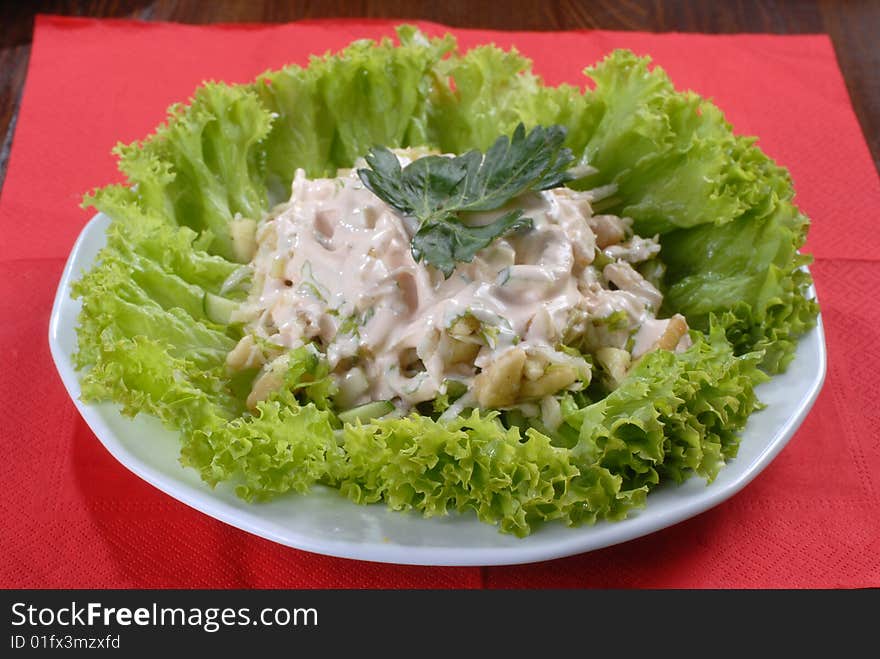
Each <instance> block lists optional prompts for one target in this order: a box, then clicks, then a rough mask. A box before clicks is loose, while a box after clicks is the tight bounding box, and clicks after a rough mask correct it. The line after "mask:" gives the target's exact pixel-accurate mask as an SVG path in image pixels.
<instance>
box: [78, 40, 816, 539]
mask: <svg viewBox="0 0 880 659" xmlns="http://www.w3.org/2000/svg"><path fill="white" fill-rule="evenodd" d="M398 40H399V43H397V44H395V43H393V42H392V41H391V40H387V39H386V40H383V41H382V42H380V43H373V42H369V41H360V42H355V43H354V44H352V45H351V46H349V47H348V48H347V49H346V50H344V51H342V52H341V53H339V54H336V55H326V56H323V57H320V58H313V59H312V61H311V62H310V64H309V66H307V67H299V66H289V67H287V68H284V69H282V70H280V71H274V72H267V73H265V74H263V75H262V76H260V77H259V78H257V80H256V81H254V82H253V83H252V84H248V85H226V84H222V83H209V84H206V85H204V86H203V87H201V88H200V89H198V90H197V91H196V92H195V94H194V96H193V98H192V99H191V100H190V102H189V104H188V105H175V106H173V107H172V108H171V110H170V112H169V117H168V121H167V122H166V123H165V124H163V125H162V126H160V127H159V128H158V129H157V131H156V133H155V134H154V135H152V136H150V137H148V138H147V139H145V140H144V141H142V142H137V143H134V144H130V145H126V146H123V145H120V146H119V147H117V149H116V153H117V155H118V156H119V159H120V168H121V170H122V171H123V173H124V174H125V175H126V177H127V183H126V184H125V185H115V186H108V187H105V188H103V189H99V190H96V191H94V192H93V193H92V194H90V195H88V196H87V197H86V200H85V205H86V206H91V207H94V208H96V209H98V210H100V211H102V212H104V213H105V214H107V215H108V216H110V217H111V218H112V224H111V226H110V229H109V231H108V243H107V247H106V248H105V249H104V250H103V251H102V252H101V253H100V255H99V257H98V260H97V263H96V264H95V266H94V267H93V268H92V269H91V270H90V271H89V272H87V273H85V275H84V276H83V277H82V279H80V280H79V281H78V282H77V283H76V284H75V286H74V290H73V293H74V295H75V296H77V297H79V298H81V299H82V312H81V314H80V319H79V327H78V341H79V347H78V353H77V356H76V359H77V365H78V367H79V368H80V369H82V371H83V380H82V382H83V386H82V393H83V398H84V399H85V400H87V401H99V400H112V401H115V402H116V403H118V404H119V405H120V406H121V408H122V411H123V412H124V413H125V414H129V415H136V414H140V413H145V414H150V415H153V416H156V417H158V418H159V419H161V420H162V421H163V422H164V423H165V425H166V426H168V427H169V428H171V429H173V430H175V431H177V432H179V433H180V437H181V443H182V449H181V461H182V463H183V464H184V465H186V466H188V467H190V468H193V469H195V470H197V471H198V472H199V473H200V475H201V477H202V478H203V479H204V480H205V482H207V483H209V484H210V485H212V486H213V485H216V484H219V483H230V484H232V485H233V486H234V487H235V488H236V491H237V493H238V494H239V495H240V496H242V497H244V498H246V499H248V500H264V499H267V498H271V497H275V496H278V495H283V494H285V493H289V492H295V493H304V492H307V491H308V490H309V488H311V487H312V486H314V485H315V484H318V483H321V484H325V485H329V486H332V487H336V488H338V489H339V491H340V492H341V494H342V495H344V496H346V497H348V498H350V499H351V500H353V501H355V502H358V503H375V502H384V503H385V504H386V505H388V506H390V507H391V508H394V509H397V510H406V509H412V510H417V511H419V512H421V513H423V514H425V515H440V514H447V513H449V512H453V511H457V512H467V511H470V512H473V513H474V514H476V516H477V517H478V518H479V519H481V520H483V521H485V522H488V523H492V524H497V525H498V527H499V528H500V529H501V530H502V531H505V532H510V533H514V534H516V535H526V534H528V533H530V532H531V531H532V530H533V529H534V528H536V526H537V525H539V524H541V523H543V522H546V521H552V520H558V521H561V522H563V523H565V524H569V525H576V524H582V523H593V522H595V521H596V520H600V519H620V518H623V517H625V516H626V515H627V513H628V511H630V510H631V509H632V508H633V507H635V506H639V505H642V504H643V503H644V501H645V498H646V496H647V495H648V493H649V492H650V491H651V490H652V489H653V488H655V487H657V486H658V485H660V484H662V483H664V482H681V481H683V480H685V479H687V478H689V477H691V476H694V475H697V476H699V477H702V478H705V479H707V480H711V479H712V478H714V477H715V476H716V475H717V473H718V471H719V469H721V468H722V466H723V465H724V463H725V461H727V460H729V459H732V458H733V457H734V456H735V455H736V451H737V446H738V442H739V432H740V431H741V430H742V428H743V427H744V425H745V423H746V421H747V419H748V417H749V415H750V414H751V413H752V412H753V411H755V410H757V409H759V408H760V402H759V401H758V400H757V398H756V396H755V392H754V387H755V385H756V384H758V383H760V382H761V381H763V380H765V379H766V378H767V377H768V375H767V374H773V373H777V372H779V371H781V370H782V369H784V368H785V366H786V364H787V363H788V362H789V361H790V359H791V357H792V355H793V353H794V349H795V346H796V341H797V338H798V336H799V335H801V334H802V333H803V332H805V331H806V330H807V329H808V328H809V327H811V326H812V324H813V323H814V322H815V317H816V313H817V309H816V305H815V303H814V302H812V301H811V300H809V299H808V298H807V295H806V291H807V288H808V287H809V285H810V283H811V282H810V278H809V274H808V273H807V272H806V271H805V270H804V269H803V268H802V266H803V265H804V264H805V263H807V262H808V258H807V257H805V256H802V255H800V253H799V252H798V249H799V248H800V247H801V245H802V244H803V242H804V238H805V235H806V231H807V227H808V221H807V219H806V218H805V217H804V216H803V215H802V214H800V213H799V212H798V211H797V209H796V207H795V206H794V205H793V203H792V198H793V191H792V186H791V181H790V180H789V177H788V175H787V173H786V172H785V170H784V169H782V168H780V167H779V166H777V165H776V164H775V163H773V162H772V161H771V160H770V159H769V158H768V157H767V156H766V155H764V154H763V153H762V152H761V151H760V150H759V149H758V147H757V146H756V145H755V143H754V140H751V139H748V138H743V137H740V136H737V135H735V134H734V133H733V132H732V129H731V126H730V125H729V124H728V123H727V122H726V121H725V120H724V117H723V115H722V113H721V112H720V110H718V109H717V108H716V107H715V106H714V105H712V104H711V103H709V102H708V101H706V100H703V99H701V98H700V97H699V96H697V95H696V94H693V93H691V92H687V93H682V92H678V91H676V90H675V89H674V87H673V85H672V83H671V82H670V80H669V79H668V77H667V76H666V74H665V73H664V72H663V71H662V70H661V69H659V68H656V67H655V68H651V67H650V63H649V60H648V59H647V58H639V57H636V56H635V55H633V54H632V53H630V52H627V51H616V52H614V53H612V54H611V55H609V56H608V57H607V58H606V59H605V60H603V61H602V62H600V63H598V64H597V65H595V66H594V67H591V68H589V69H587V70H586V74H587V75H588V76H589V77H590V78H591V79H592V81H593V83H594V88H592V89H588V90H586V91H581V90H580V89H579V88H578V87H574V86H570V85H562V86H559V87H547V86H545V85H544V84H543V83H542V82H541V80H540V78H538V77H537V76H536V75H534V74H533V73H532V71H531V65H530V62H529V61H528V60H527V59H526V58H524V57H522V56H521V55H520V54H518V53H516V52H515V51H510V52H505V51H502V50H500V49H498V48H496V47H494V46H484V47H479V48H476V49H474V50H471V51H470V52H468V53H464V54H462V53H459V52H458V51H457V50H456V47H455V42H454V40H453V39H452V38H451V37H448V36H447V37H445V38H443V39H432V40H429V39H426V38H425V37H424V36H423V35H421V34H420V33H419V32H417V31H416V30H414V29H413V28H410V27H402V28H400V29H399V32H398ZM520 122H522V123H524V124H526V126H534V125H539V124H545V125H549V124H560V125H563V126H565V127H566V129H567V134H566V146H568V147H569V148H571V149H572V151H573V153H574V154H575V155H576V156H577V157H578V158H579V159H580V162H581V163H582V164H584V165H589V166H590V167H589V168H585V169H584V171H588V172H590V173H589V174H586V175H585V176H584V178H582V179H580V180H578V181H576V182H574V183H573V185H574V186H576V187H595V186H598V185H613V186H614V190H615V192H614V194H613V195H612V196H611V197H609V198H608V199H606V200H604V202H603V203H604V204H605V206H606V207H607V208H609V209H611V210H613V212H615V213H618V214H622V215H628V216H630V217H632V218H633V219H634V222H635V229H636V231H637V232H638V233H643V234H651V233H658V234H660V240H661V244H662V252H661V254H662V258H663V261H664V263H665V265H666V273H665V276H664V278H663V280H662V286H663V288H664V292H665V300H666V302H665V304H666V307H667V309H666V310H667V311H668V312H670V313H673V312H680V313H683V314H684V315H685V316H687V318H688V321H689V324H690V325H691V327H692V328H695V329H694V330H693V331H692V338H693V342H694V343H693V346H692V347H691V348H690V349H688V350H687V351H686V352H683V353H681V354H674V353H671V352H665V351H656V352H652V353H650V354H648V355H646V356H645V357H643V358H642V359H641V360H640V362H639V363H638V365H637V366H636V367H635V368H634V369H632V370H631V372H630V373H629V374H628V376H627V378H626V379H625V380H624V381H623V382H622V383H621V384H620V386H619V387H617V388H616V389H615V390H614V391H612V392H611V393H608V394H607V395H606V394H605V393H603V394H602V395H599V396H595V395H594V396H593V397H592V398H590V397H588V396H587V395H585V394H579V395H577V396H572V395H567V396H563V397H562V399H561V401H560V403H561V410H562V425H561V426H560V427H559V428H557V429H556V430H554V431H553V432H550V431H548V430H547V429H546V428H544V427H543V426H541V424H540V423H539V422H537V421H532V422H529V421H525V420H520V421H519V422H518V423H515V422H513V417H512V416H511V415H506V414H499V413H498V412H479V411H469V412H466V413H464V414H462V415H461V416H459V417H457V418H453V419H451V420H440V419H438V418H436V414H435V415H434V416H433V417H432V416H428V415H422V414H418V413H412V414H410V415H409V416H407V417H405V418H386V419H380V420H377V421H374V422H371V423H367V424H363V423H360V422H355V423H354V424H351V423H345V424H344V423H342V422H340V420H339V418H338V417H337V415H336V412H335V410H334V408H333V405H332V399H333V395H334V391H333V384H332V380H331V379H330V378H329V376H328V372H327V365H326V362H325V361H324V360H323V358H322V356H321V355H320V354H319V353H317V352H316V351H314V350H311V349H308V348H301V349H299V350H296V351H293V352H291V354H290V359H289V361H288V366H287V368H288V371H287V373H286V376H285V386H284V387H283V388H282V389H281V390H280V391H279V392H276V394H273V395H272V396H271V397H270V398H269V399H268V400H266V401H263V402H261V403H260V404H259V405H258V407H257V410H256V411H255V412H254V413H250V412H248V411H247V409H246V407H245V404H244V399H245V396H246V394H247V391H248V390H249V387H250V384H251V381H252V380H253V378H254V377H255V375H256V373H255V372H254V371H250V372H249V371H245V372H243V373H239V374H237V375H235V376H233V375H231V374H230V373H229V372H228V371H227V369H226V367H225V359H226V355H227V353H228V351H229V350H230V349H231V348H232V347H233V346H234V345H235V343H236V341H237V339H238V338H239V337H240V329H239V328H238V327H236V326H235V325H234V324H231V325H224V324H222V323H217V322H214V321H212V320H211V317H210V315H209V314H207V313H206V309H205V304H204V301H205V299H206V295H211V296H217V297H227V298H231V299H237V296H238V297H240V296H241V295H243V294H244V292H243V291H241V290H236V289H235V287H232V288H231V290H230V286H229V282H230V281H233V280H236V276H237V273H238V272H239V271H240V268H241V265H240V264H239V263H237V262H236V253H235V250H234V249H233V240H232V234H231V228H230V227H231V225H232V224H233V223H234V221H235V220H236V219H238V218H252V219H259V218H260V217H261V216H262V215H263V214H264V213H265V212H266V211H267V210H268V209H269V208H270V207H271V206H272V205H273V204H274V203H276V202H278V201H281V200H283V199H285V198H286V196H287V195H288V194H289V188H290V182H291V179H292V177H293V174H294V171H295V170H296V169H297V168H303V169H305V170H306V172H307V173H308V174H309V175H312V176H319V175H325V174H328V173H331V172H334V171H335V170H336V169H337V168H340V167H350V166H352V165H353V163H354V160H355V159H356V158H357V157H359V156H361V155H363V154H364V153H365V152H366V151H367V150H368V149H369V148H370V147H371V146H374V145H384V146H388V147H398V146H399V147H406V146H416V145H424V144H428V145H431V146H434V147H436V148H439V149H441V150H443V151H452V152H462V151H465V150H467V149H471V148H478V149H485V148H486V147H487V146H488V145H489V144H490V143H491V142H492V140H494V139H495V138H496V137H497V136H498V135H499V134H504V133H510V132H511V131H512V130H513V128H514V127H515V126H516V125H517V124H519V123H520ZM435 407H436V405H435ZM442 407H443V405H441V408H442Z"/></svg>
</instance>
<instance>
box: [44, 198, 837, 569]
mask: <svg viewBox="0 0 880 659" xmlns="http://www.w3.org/2000/svg"><path fill="white" fill-rule="evenodd" d="M109 222H110V218H108V217H107V216H106V215H104V214H103V213H97V214H96V215H94V216H93V217H92V218H91V219H90V220H89V221H88V222H87V223H86V224H85V225H84V227H83V228H82V230H81V231H80V233H79V235H78V237H77V239H76V242H75V243H74V246H73V248H72V249H71V251H70V254H69V256H68V258H67V261H66V263H65V266H64V270H63V272H62V275H61V278H60V280H59V284H58V287H57V290H56V294H55V298H54V300H53V304H52V311H51V315H50V317H49V325H48V329H49V332H48V339H49V348H50V352H51V355H52V359H53V361H54V363H55V367H56V370H57V371H58V374H59V376H60V378H61V381H62V383H63V384H64V387H65V390H66V391H67V393H68V396H69V397H70V399H71V400H72V401H73V403H74V405H75V407H76V408H77V411H78V412H79V414H80V415H81V416H82V418H83V419H84V420H85V422H86V424H87V425H88V426H89V428H90V429H91V430H92V432H93V433H94V434H95V436H96V437H97V439H98V441H99V442H100V443H101V444H102V445H103V446H104V448H105V449H106V450H107V451H108V452H109V453H110V454H111V455H112V456H113V458H114V459H115V460H116V461H117V462H119V463H120V464H121V465H122V466H123V467H125V468H126V469H128V470H129V471H130V472H132V473H133V474H135V475H136V476H138V477H139V478H141V479H142V480H144V481H146V482H147V483H149V484H150V485H152V486H153V487H155V488H156V489H158V490H159V491H161V492H163V493H164V494H165V495H167V496H170V497H172V498H174V499H176V500H178V501H180V502H181V503H183V504H185V505H187V506H188V507H190V508H193V509H195V510H197V511H199V512H201V513H203V514H205V515H208V516H209V517H212V518H214V519H217V520H219V521H221V522H223V523H225V524H229V525H230V526H233V527H235V528H238V529H240V530H242V531H245V532H247V533H251V534H254V535H257V536H259V537H262V538H265V539H267V540H271V541H273V542H276V543H278V544H281V545H284V546H287V547H291V548H294V549H299V550H303V551H308V552H312V553H316V554H321V555H326V556H335V557H339V558H348V559H354V560H363V561H369V562H377V563H388V564H399V565H419V566H450V567H452V566H456V567H466V566H489V565H519V564H526V563H534V562H538V561H546V560H553V559H556V558H563V557H566V556H572V555H575V554H582V553H587V552H591V551H595V550H598V549H603V548H605V547H609V546H613V545H617V544H620V543H623V542H628V541H630V540H634V539H636V538H640V537H643V536H646V535H650V534H653V533H655V532H657V531H660V530H662V529H665V528H668V527H670V526H673V525H675V524H678V523H680V522H682V521H685V520H687V519H690V518H692V517H696V516H697V515H699V514H701V513H703V512H705V511H707V510H709V509H711V508H714V507H715V506H717V505H719V504H720V503H722V502H723V501H726V500H727V499H729V498H731V497H733V496H734V495H736V494H737V493H738V492H740V491H741V490H742V489H743V488H744V487H745V486H746V485H748V484H749V483H750V482H751V481H752V480H754V478H755V477H757V476H758V474H760V473H761V472H762V471H763V470H764V469H765V468H766V467H767V466H768V465H769V464H770V463H771V462H772V461H773V460H774V459H775V458H776V456H777V455H778V454H779V453H780V452H781V451H782V449H783V448H784V447H785V446H786V445H787V444H788V442H789V441H790V439H791V437H792V436H793V435H794V434H795V432H796V430H797V429H798V427H799V426H800V425H801V424H802V423H803V421H804V419H805V418H806V416H807V414H808V413H809V411H810V409H811V408H812V407H813V404H814V403H815V401H816V398H817V397H818V395H819V392H820V391H821V390H822V387H823V385H824V382H825V378H826V375H827V345H826V340H825V333H824V327H823V323H822V315H821V313H819V315H818V316H817V319H816V326H815V328H813V330H811V332H815V337H816V343H817V345H818V358H819V364H818V366H819V369H818V371H817V373H816V375H815V377H814V379H813V380H812V382H811V383H810V387H809V389H808V392H807V395H806V396H805V397H804V398H801V399H800V400H799V401H798V404H797V406H795V407H793V408H792V413H791V414H790V415H789V416H788V418H787V420H786V422H785V423H784V424H782V426H780V427H779V428H777V429H776V430H775V435H774V437H773V439H772V440H770V441H769V442H768V444H767V446H765V447H764V448H763V450H761V451H760V453H759V454H758V455H757V456H756V458H755V459H754V460H753V461H752V463H751V466H750V468H748V469H746V470H745V471H743V472H742V473H741V474H740V475H739V476H738V477H737V478H736V479H734V480H733V481H731V482H730V483H728V484H726V485H725V486H724V487H717V488H715V489H714V490H711V489H710V488H709V487H707V488H706V490H704V491H703V492H704V494H701V495H700V496H699V497H697V498H694V499H692V500H689V501H686V502H685V503H682V504H680V505H678V506H676V507H675V508H674V509H673V510H671V511H667V512H665V513H663V514H661V515H655V518H650V517H647V518H646V517H642V518H641V521H640V522H639V521H636V520H637V519H639V518H635V517H634V518H631V519H630V520H628V521H630V523H629V524H628V525H623V526H621V525H622V524H624V522H603V523H605V524H613V525H614V526H615V528H616V529H617V532H616V533H614V532H609V533H608V534H606V535H607V536H608V537H606V538H605V539H604V540H600V541H594V542H590V536H589V535H588V534H586V533H585V532H584V531H585V530H586V531H589V530H590V529H592V528H596V527H595V526H587V525H584V526H582V527H580V529H577V528H575V529H571V531H572V533H571V537H566V538H564V539H563V540H562V541H560V542H558V543H555V544H554V545H552V548H547V547H545V546H543V545H538V546H530V545H528V544H523V545H513V546H503V547H491V546H490V547H467V548H462V547H454V548H452V547H424V546H412V545H394V544H390V543H388V544H380V543H369V544H363V543H357V542H352V541H350V540H336V541H333V540H327V539H323V540H315V539H313V538H310V537H308V536H306V535H303V534H301V533H297V532H293V537H292V536H291V535H289V534H288V535H283V534H279V533H277V532H276V531H275V530H274V529H273V528H271V526H272V525H265V524H264V525H263V526H260V524H259V523H255V520H259V515H256V516H255V519H252V518H250V517H248V518H247V519H245V520H243V519H242V518H241V516H240V513H239V512H238V511H236V510H235V509H233V508H229V507H228V504H226V503H225V502H223V501H222V500H220V499H217V498H216V497H213V496H212V491H211V490H206V491H205V492H202V493H201V494H199V495H194V494H191V493H190V492H189V491H188V489H187V486H186V485H185V484H182V483H180V482H179V481H178V480H176V479H174V478H173V477H170V476H167V475H166V474H163V473H161V472H160V471H158V470H156V469H154V468H153V467H151V466H150V465H148V464H146V463H144V462H143V461H141V460H140V459H139V458H138V457H137V456H134V455H132V454H131V453H130V452H129V451H128V449H127V448H126V447H125V446H124V445H123V444H122V443H121V442H120V441H119V439H118V438H117V437H116V434H115V433H114V432H113V430H112V429H110V428H109V427H108V426H107V424H106V423H105V422H104V420H103V418H102V416H101V413H100V411H101V407H100V405H92V404H85V403H83V401H82V400H80V397H79V394H80V391H79V375H78V372H77V371H76V370H75V369H74V368H73V365H72V355H71V354H67V352H65V350H64V349H63V347H62V346H61V344H60V338H59V336H60V332H62V331H63V330H64V329H65V328H62V327H60V320H61V316H62V313H63V311H65V309H66V308H67V307H68V305H76V304H77V303H76V302H75V301H74V300H73V299H72V298H71V297H70V285H71V283H72V282H73V281H74V277H75V276H76V275H77V274H79V273H77V272H74V271H75V269H76V268H77V266H79V265H85V266H88V265H90V264H91V262H90V263H88V264H82V263H80V262H81V260H82V259H83V258H85V257H84V256H83V252H84V251H85V250H86V247H87V243H88V241H89V240H92V239H93V233H95V232H97V231H100V232H101V234H102V235H101V236H100V238H101V239H102V240H103V239H104V238H105V237H106V226H108V225H109ZM102 225H103V226H102ZM804 269H805V270H806V266H804ZM810 294H811V296H812V297H813V298H814V299H816V293H815V288H814V287H811V289H810ZM67 329H68V331H72V332H75V327H70V328H67ZM808 334H809V333H808ZM808 334H805V335H803V336H801V337H800V338H799V339H798V340H799V341H803V340H804V338H805V337H806V336H808ZM106 405H114V411H115V413H116V414H120V415H121V413H120V412H119V409H118V407H116V406H115V404H112V403H108V404H106ZM183 469H184V467H181V470H183ZM202 485H204V483H202ZM205 487H207V486H206V485H205ZM340 503H341V504H342V505H347V506H359V504H356V503H354V502H351V501H349V500H347V499H344V498H342V497H340ZM376 505H377V507H378V509H379V510H381V511H387V508H386V507H385V506H383V505H381V504H376ZM393 514H399V513H393ZM412 519H413V521H414V522H415V523H418V522H419V521H421V519H422V518H421V517H419V516H418V515H413V518H412ZM473 523H475V524H483V522H478V521H477V520H476V519H474V520H473ZM579 530H580V531H581V533H578V531H579Z"/></svg>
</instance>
